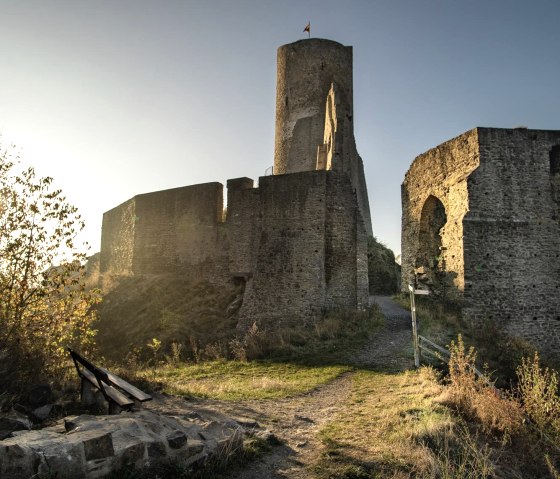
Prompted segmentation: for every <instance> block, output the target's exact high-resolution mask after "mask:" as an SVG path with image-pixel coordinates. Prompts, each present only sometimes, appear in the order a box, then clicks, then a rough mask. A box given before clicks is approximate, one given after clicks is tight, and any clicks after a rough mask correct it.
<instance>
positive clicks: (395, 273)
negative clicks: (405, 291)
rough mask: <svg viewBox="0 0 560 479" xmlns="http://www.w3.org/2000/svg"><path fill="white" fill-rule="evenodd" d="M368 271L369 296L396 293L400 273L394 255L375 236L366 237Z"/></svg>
mask: <svg viewBox="0 0 560 479" xmlns="http://www.w3.org/2000/svg"><path fill="white" fill-rule="evenodd" d="M368 270H369V292H370V294H395V293H396V292H398V289H399V278H400V271H399V265H398V264H397V263H396V262H395V254H394V253H393V252H392V251H391V250H390V249H389V248H387V247H386V246H385V245H384V244H383V243H381V242H379V241H377V239H376V238H375V236H370V237H368Z"/></svg>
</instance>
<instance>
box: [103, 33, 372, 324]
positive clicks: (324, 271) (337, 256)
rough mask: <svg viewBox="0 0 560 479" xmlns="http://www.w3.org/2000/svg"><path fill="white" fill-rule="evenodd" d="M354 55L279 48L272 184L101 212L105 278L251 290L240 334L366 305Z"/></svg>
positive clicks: (298, 45) (190, 189)
mask: <svg viewBox="0 0 560 479" xmlns="http://www.w3.org/2000/svg"><path fill="white" fill-rule="evenodd" d="M352 102H353V94H352V47H346V46H343V45H341V44H339V43H337V42H333V41H330V40H323V39H308V40H301V41H298V42H295V43H292V44H289V45H284V46H281V47H280V48H279V49H278V68H277V92H276V139H275V153H274V167H273V175H271V176H265V177H261V178H259V183H258V187H255V185H254V181H253V180H252V179H250V178H244V177H242V178H236V179H231V180H228V181H227V210H224V201H223V199H224V198H223V194H224V193H223V185H222V184H220V183H207V184H200V185H193V186H185V187H182V188H175V189H170V190H165V191H159V192H153V193H147V194H141V195H137V196H135V197H133V198H131V199H130V200H128V201H126V202H125V203H123V204H121V205H119V206H117V207H115V208H113V209H112V210H110V211H107V212H106V213H105V214H104V215H103V228H102V240H101V254H100V272H101V273H102V274H113V275H151V274H165V273H169V272H177V273H181V274H188V275H191V276H195V277H197V278H200V279H201V280H206V281H210V282H214V283H220V282H228V281H236V282H238V283H242V284H243V285H244V293H243V303H242V306H241V309H240V312H239V327H240V328H241V329H244V328H245V329H246V328H247V327H249V326H250V325H251V324H252V323H253V322H257V324H259V325H261V326H265V327H267V328H275V327H278V326H284V325H288V324H295V323H299V324H301V323H305V322H306V321H313V320H316V319H317V318H319V317H320V315H321V314H322V313H323V312H325V311H328V310H333V309H345V310H348V309H350V310H356V309H362V308H365V307H366V306H367V304H368V294H369V292H368V264H367V236H368V234H371V219H370V212H369V202H368V196H367V188H366V184H365V178H364V171H363V164H362V160H361V158H360V157H359V155H358V153H357V151H356V145H355V140H354V132H353V103H352Z"/></svg>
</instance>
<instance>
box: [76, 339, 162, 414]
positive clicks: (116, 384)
mask: <svg viewBox="0 0 560 479" xmlns="http://www.w3.org/2000/svg"><path fill="white" fill-rule="evenodd" d="M68 352H69V353H70V356H71V357H72V360H73V361H74V366H76V371H78V376H79V377H80V378H81V380H82V384H81V390H80V397H81V400H82V404H84V405H86V406H91V405H93V404H95V402H96V401H95V392H96V391H97V390H99V391H101V393H102V394H103V397H104V398H105V400H106V401H107V403H108V404H109V414H116V413H118V412H120V411H121V409H126V410H130V409H131V408H132V406H133V405H134V403H135V401H138V402H140V403H142V402H145V401H149V400H150V399H152V396H150V395H149V394H146V393H145V392H143V391H141V390H140V389H138V388H137V387H134V386H133V385H132V384H129V383H127V382H126V381H125V380H124V379H122V378H119V377H118V376H115V375H114V374H112V373H111V372H109V371H107V369H104V368H100V367H97V366H95V365H94V364H93V363H92V362H91V361H88V360H87V359H86V358H84V357H83V356H81V355H80V354H79V353H77V352H76V351H74V350H72V349H70V348H68Z"/></svg>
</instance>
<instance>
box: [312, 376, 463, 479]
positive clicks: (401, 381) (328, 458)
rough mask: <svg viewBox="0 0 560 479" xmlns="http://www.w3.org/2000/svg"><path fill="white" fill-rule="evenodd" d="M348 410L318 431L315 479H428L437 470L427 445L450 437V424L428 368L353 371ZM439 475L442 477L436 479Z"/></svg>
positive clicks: (433, 457)
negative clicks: (320, 448) (396, 372)
mask: <svg viewBox="0 0 560 479" xmlns="http://www.w3.org/2000/svg"><path fill="white" fill-rule="evenodd" d="M353 381H354V385H353V395H352V402H351V404H349V407H348V408H347V409H346V410H345V411H344V413H342V414H341V415H339V416H338V417H336V418H333V421H332V422H331V423H330V424H329V425H328V426H326V427H325V428H323V430H322V431H321V439H322V442H323V444H324V450H323V451H322V456H321V460H320V461H319V462H318V463H317V464H316V465H315V468H314V469H315V473H316V474H317V475H318V477H320V478H330V477H337V478H351V477H363V478H367V477H372V478H373V477H395V478H397V477H430V476H431V474H432V473H435V471H436V470H437V469H438V468H439V467H440V466H438V457H439V456H438V454H439V453H437V452H433V451H432V450H431V449H430V448H429V447H428V446H427V444H436V443H438V441H439V439H436V438H442V437H448V436H450V435H453V434H454V433H453V431H454V428H455V422H456V420H455V419H454V418H453V416H452V414H451V411H450V410H449V409H448V408H446V407H445V406H443V405H442V404H440V403H438V402H437V401H436V398H437V397H438V396H439V395H440V394H441V392H442V386H440V385H439V384H438V383H437V381H436V376H435V373H434V372H433V370H431V369H422V370H420V371H419V372H406V373H403V374H399V375H390V374H380V373H374V372H370V371H359V372H358V373H356V375H355V376H354V378H353ZM442 477H443V476H442Z"/></svg>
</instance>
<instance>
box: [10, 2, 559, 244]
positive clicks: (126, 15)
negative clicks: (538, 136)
mask: <svg viewBox="0 0 560 479" xmlns="http://www.w3.org/2000/svg"><path fill="white" fill-rule="evenodd" d="M308 20H309V21H311V36H312V37H320V38H329V39H331V40H335V41H338V42H340V43H343V44H345V45H352V46H353V48H354V110H355V112H354V113H355V114H354V117H355V121H354V125H355V136H356V143H357V147H358V151H359V153H360V155H361V156H362V158H363V160H364V168H365V174H366V181H367V185H368V192H369V198H370V203H371V211H372V220H373V231H374V234H375V235H376V236H377V237H378V239H380V240H381V241H383V242H384V243H386V244H387V245H388V246H389V247H390V248H391V249H393V250H394V251H395V253H396V254H398V253H399V252H400V215H401V207H400V184H401V183H402V181H403V178H404V174H405V172H406V170H407V169H408V167H409V166H410V164H411V162H412V161H413V159H414V157H416V156H417V155H419V154H421V153H423V152H424V151H426V150H428V149H429V148H432V147H435V146H437V145H438V144H440V143H442V142H444V141H446V140H448V139H451V138H453V137H455V136H457V135H459V134H461V133H463V132H465V131H467V130H470V129H471V128H474V127H476V126H489V127H503V128H512V127H515V126H519V125H525V126H528V127H529V128H535V129H560V88H559V85H560V49H559V47H560V28H559V21H560V1H559V0H533V1H531V2H528V1H517V0H510V1H507V0H462V1H455V0H425V1H422V0H370V1H360V0H348V1H346V2H341V1H332V0H297V1H296V0H277V1H274V2H273V1H266V0H261V1H258V0H229V1H227V0H206V1H193V0H183V1H179V0H159V1H156V0H151V1H149V0H118V1H117V0H97V1H95V2H92V1H85V0H18V1H16V0H14V1H11V0H0V69H1V73H2V81H1V83H0V85H1V88H0V132H1V134H2V138H1V142H2V143H3V144H7V143H15V144H16V145H17V147H18V148H20V150H21V154H22V158H23V160H24V162H25V163H26V164H31V165H33V166H35V167H36V169H37V171H38V173H39V174H40V175H41V176H46V175H48V176H53V177H54V179H55V185H56V186H58V187H60V188H62V189H63V191H64V192H65V193H66V195H67V196H68V198H69V200H70V201H71V202H72V203H73V204H75V205H76V206H78V208H79V209H80V212H81V213H82V215H83V216H84V218H85V220H86V223H87V230H86V232H85V238H86V239H87V240H88V241H89V242H90V243H91V245H92V252H95V251H97V250H98V249H99V244H100V238H101V219H102V214H103V212H104V211H107V210H109V209H111V208H113V207H114V206H117V205H118V204H120V203H122V202H123V201H126V200H127V199H129V198H130V197H132V196H134V195H136V194H140V193H146V192H149V191H156V190H161V189H167V188H173V187H178V186H184V185H190V184H197V183H205V182H210V181H220V182H222V183H224V184H225V182H226V181H227V179H228V178H236V177H240V176H249V177H251V178H254V179H255V180H257V179H258V177H259V176H262V175H263V174H264V172H265V170H266V169H267V168H268V167H269V166H271V165H272V163H273V153H274V116H275V111H274V109H275V92H276V90H275V88H276V86H275V82H276V49H277V48H278V47H279V46H280V45H283V44H286V43H291V42H294V41H296V40H299V39H303V38H306V34H305V33H303V28H304V26H305V25H306V24H307V21H308Z"/></svg>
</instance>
